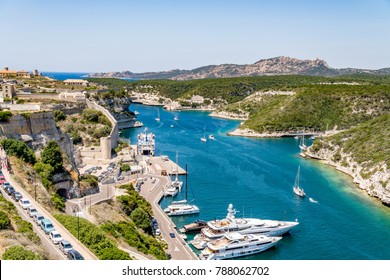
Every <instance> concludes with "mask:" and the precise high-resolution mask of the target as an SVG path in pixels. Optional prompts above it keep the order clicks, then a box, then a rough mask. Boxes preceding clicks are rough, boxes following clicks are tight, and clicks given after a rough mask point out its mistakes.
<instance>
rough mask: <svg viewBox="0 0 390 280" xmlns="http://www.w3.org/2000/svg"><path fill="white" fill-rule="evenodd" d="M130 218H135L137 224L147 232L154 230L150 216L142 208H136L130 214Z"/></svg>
mask: <svg viewBox="0 0 390 280" xmlns="http://www.w3.org/2000/svg"><path fill="white" fill-rule="evenodd" d="M130 218H131V219H132V220H133V222H134V223H135V225H136V226H137V227H139V228H140V229H142V230H143V231H145V232H152V228H151V225H150V217H149V215H148V213H146V212H145V211H144V210H143V209H142V208H136V209H135V210H134V211H133V212H131V214H130Z"/></svg>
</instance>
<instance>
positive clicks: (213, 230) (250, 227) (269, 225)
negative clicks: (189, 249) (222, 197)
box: [191, 204, 299, 248]
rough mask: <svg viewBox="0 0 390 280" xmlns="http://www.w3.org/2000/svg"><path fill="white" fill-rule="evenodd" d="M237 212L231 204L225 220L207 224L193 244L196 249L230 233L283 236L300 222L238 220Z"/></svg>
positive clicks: (254, 219)
mask: <svg viewBox="0 0 390 280" xmlns="http://www.w3.org/2000/svg"><path fill="white" fill-rule="evenodd" d="M235 214H236V210H235V209H233V205H232V204H229V207H228V214H227V216H226V218H225V219H222V220H213V221H209V222H208V223H207V227H204V228H203V229H202V230H201V233H199V234H197V235H196V236H195V238H194V240H193V241H191V244H192V245H193V246H194V247H195V248H202V247H204V246H205V245H206V244H207V241H209V240H213V239H218V238H221V237H223V236H224V235H225V234H226V233H228V232H239V233H241V234H262V235H266V236H281V235H283V234H286V233H287V232H289V231H290V230H291V229H292V228H293V227H295V226H297V225H298V224H299V223H298V221H295V222H288V221H276V220H263V219H256V218H236V217H235Z"/></svg>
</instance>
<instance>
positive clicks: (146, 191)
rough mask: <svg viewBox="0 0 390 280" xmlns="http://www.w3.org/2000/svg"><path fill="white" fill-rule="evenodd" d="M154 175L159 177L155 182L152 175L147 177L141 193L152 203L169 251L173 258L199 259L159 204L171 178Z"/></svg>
mask: <svg viewBox="0 0 390 280" xmlns="http://www.w3.org/2000/svg"><path fill="white" fill-rule="evenodd" d="M154 177H155V178H157V179H158V180H157V181H156V182H155V183H153V182H152V180H151V179H150V175H149V176H148V177H147V178H148V179H147V181H146V182H145V183H144V184H143V185H142V187H141V192H140V194H141V195H142V196H143V197H144V198H145V199H146V200H147V201H149V202H150V203H151V205H152V209H153V213H154V215H155V218H156V219H157V222H158V225H159V229H160V232H161V235H162V237H163V238H164V239H165V240H166V242H167V244H168V250H167V253H168V254H171V256H172V259H175V260H197V259H198V257H197V256H196V255H195V253H194V252H193V251H192V250H191V249H190V248H189V246H188V245H187V243H186V242H185V241H184V239H183V238H182V237H181V236H180V235H179V233H178V232H177V231H176V225H175V224H174V223H173V222H172V220H171V219H170V218H169V217H168V216H167V215H166V214H165V213H164V211H163V210H162V209H161V207H160V205H159V204H158V203H159V201H160V199H161V197H162V196H163V191H164V188H165V187H166V186H167V185H168V184H169V182H170V181H169V179H168V178H167V177H166V176H155V175H154ZM171 232H173V233H175V236H176V237H175V238H171V237H170V236H169V233H171Z"/></svg>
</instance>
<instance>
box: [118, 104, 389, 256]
mask: <svg viewBox="0 0 390 280" xmlns="http://www.w3.org/2000/svg"><path fill="white" fill-rule="evenodd" d="M130 109H131V110H133V111H138V112H139V113H140V114H139V120H141V121H142V122H143V123H144V127H143V128H132V129H127V130H123V131H122V134H121V136H122V137H127V138H130V139H131V142H132V143H133V144H134V143H136V139H137V134H138V133H139V132H140V131H141V130H143V129H144V128H145V127H147V128H148V129H149V131H151V132H153V133H154V134H155V135H156V155H168V156H169V157H170V158H171V159H172V160H175V155H176V151H177V152H178V156H179V165H180V166H182V167H184V166H185V164H187V165H188V194H189V195H188V198H189V200H190V202H191V203H193V204H196V205H197V206H198V207H199V208H200V214H198V215H191V216H181V217H172V220H173V221H174V222H175V224H176V225H177V228H180V227H182V226H183V225H185V224H188V223H191V222H193V221H194V220H196V219H201V220H206V221H209V220H213V219H221V218H224V217H225V216H226V213H227V208H228V205H229V204H230V203H232V204H233V206H234V208H236V209H237V210H238V211H239V212H238V213H237V215H236V216H237V217H247V218H249V217H253V218H262V219H274V220H288V221H294V220H296V219H297V220H298V221H299V223H300V224H299V225H298V226H297V227H295V228H294V229H293V230H291V234H289V235H286V236H284V237H283V239H282V240H281V241H280V242H279V243H278V244H277V246H276V247H275V248H272V249H270V250H268V251H266V252H263V253H261V254H257V255H252V256H249V257H246V258H243V259H283V260H288V259H297V260H302V259H303V260H306V259H317V260H322V259H330V260H338V259H348V260H349V259H351V260H352V259H390V249H389V248H390V234H389V229H390V209H389V208H388V207H386V206H383V205H382V204H381V203H380V202H378V201H377V200H375V199H373V198H370V197H368V195H366V194H365V193H364V192H363V191H361V190H359V189H358V188H357V187H356V186H355V185H354V184H353V183H352V180H351V178H350V177H348V176H347V175H345V174H342V173H340V172H338V171H336V170H334V169H333V168H332V167H329V166H325V165H323V164H322V163H320V162H318V161H315V160H308V159H303V158H301V157H300V156H299V147H298V145H299V143H298V142H299V141H298V140H295V139H294V138H280V139H255V138H245V137H232V136H227V134H226V133H227V132H229V131H231V130H234V129H235V128H236V127H237V126H238V125H239V122H238V121H232V120H224V119H217V118H211V117H209V116H208V114H209V113H208V112H203V111H182V112H168V111H165V110H163V109H161V108H160V109H159V108H158V107H150V106H143V105H138V104H132V105H131V106H130ZM158 110H160V118H161V121H160V122H157V121H156V120H155V118H156V117H157V115H158ZM175 115H178V116H179V120H178V121H174V116H175ZM171 125H173V127H171ZM204 134H205V135H206V137H208V135H209V134H214V136H215V140H210V139H208V140H207V142H206V143H205V142H202V141H201V140H200V138H201V137H202V136H203V135H204ZM307 144H310V142H307ZM299 165H300V166H301V186H302V187H303V188H304V190H305V192H306V197H305V198H300V197H298V196H296V195H295V194H294V193H293V190H292V186H293V184H294V180H295V176H296V172H297V169H298V166H299ZM181 179H182V180H183V181H185V178H184V176H182V177H181ZM184 193H185V191H184V188H183V190H182V192H181V193H180V194H179V195H178V196H177V197H175V198H174V200H180V199H184ZM309 198H312V199H314V200H316V201H318V203H312V202H310V201H309ZM171 202H172V198H164V199H163V200H162V202H161V206H162V207H163V208H164V207H165V206H166V205H168V204H169V203H171ZM192 237H193V235H191V236H190V238H189V239H191V238H192Z"/></svg>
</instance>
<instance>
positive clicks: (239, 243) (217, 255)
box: [199, 232, 282, 260]
mask: <svg viewBox="0 0 390 280" xmlns="http://www.w3.org/2000/svg"><path fill="white" fill-rule="evenodd" d="M281 239H282V237H270V236H265V235H258V234H241V233H238V232H233V233H228V234H225V235H224V236H223V237H222V238H219V239H215V240H212V241H210V242H208V243H207V248H205V249H204V250H203V251H202V252H201V254H200V256H199V257H200V259H203V260H224V259H233V258H238V257H243V256H248V255H253V254H258V253H260V252H263V251H265V250H267V249H269V248H271V247H273V246H275V245H276V243H278V242H279V240H281Z"/></svg>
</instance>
